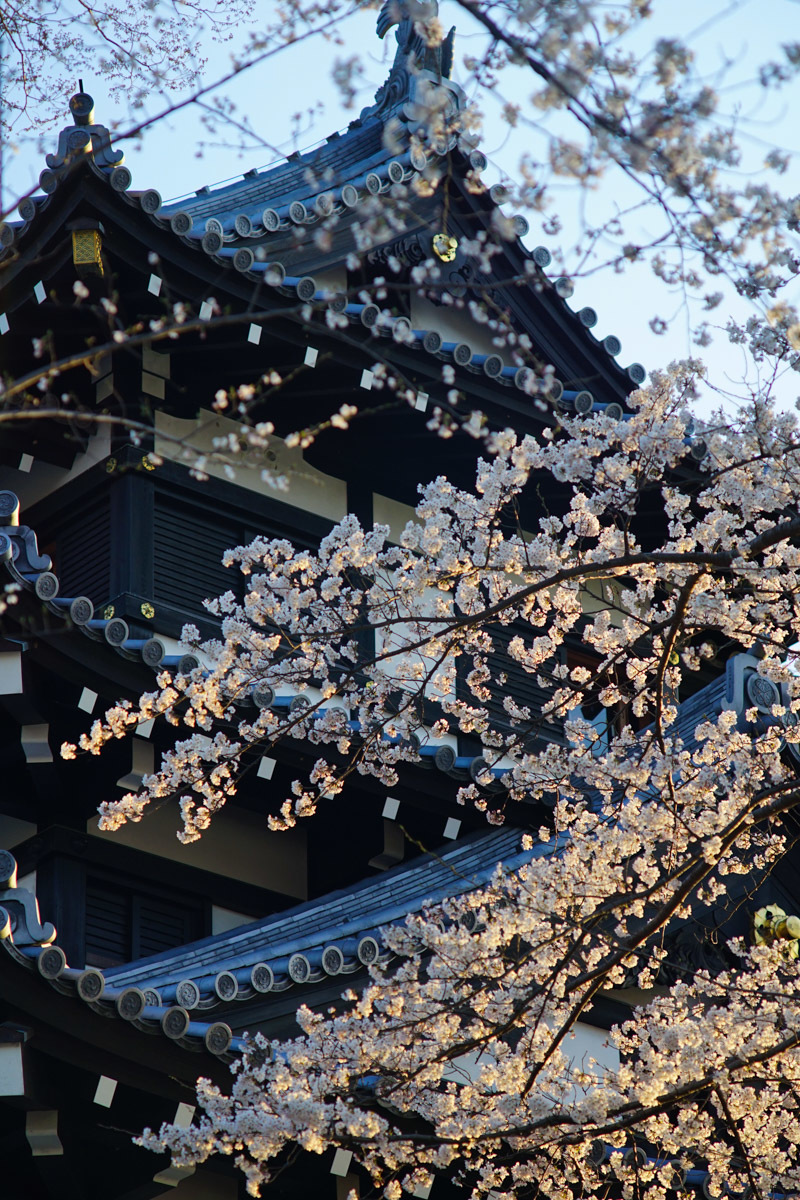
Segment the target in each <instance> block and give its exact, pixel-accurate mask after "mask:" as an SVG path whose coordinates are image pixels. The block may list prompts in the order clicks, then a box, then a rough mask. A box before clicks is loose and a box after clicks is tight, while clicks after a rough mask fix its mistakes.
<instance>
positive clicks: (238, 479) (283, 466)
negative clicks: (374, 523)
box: [154, 409, 347, 521]
mask: <svg viewBox="0 0 800 1200" xmlns="http://www.w3.org/2000/svg"><path fill="white" fill-rule="evenodd" d="M155 425H156V437H155V445H154V449H155V452H156V454H158V455H160V456H161V458H164V459H166V460H168V461H170V462H176V463H181V464H183V465H184V466H189V467H191V466H192V465H193V464H194V462H195V461H196V460H197V457H198V455H209V456H211V455H213V454H214V453H215V451H214V440H215V438H221V437H227V436H229V435H232V436H234V437H237V436H238V435H239V433H240V430H241V426H240V425H239V424H238V422H236V421H232V420H230V418H228V417H222V416H219V415H217V414H216V413H213V412H210V411H208V410H206V409H201V410H200V412H199V413H198V416H197V419H196V420H183V419H181V418H178V417H170V416H167V415H166V414H165V413H161V412H158V413H156V422H155ZM250 455H252V452H250ZM204 470H205V472H206V474H207V475H210V476H213V478H215V479H222V480H224V481H225V482H226V483H234V484H237V485H238V486H239V487H243V488H247V489H248V491H251V492H258V493H259V495H262V496H269V497H270V499H271V500H275V501H277V502H278V503H280V504H286V505H291V506H293V507H294V508H300V509H303V510H304V511H305V512H311V513H315V514H316V515H317V516H320V517H329V518H330V519H331V520H333V521H340V520H341V519H342V517H344V516H345V514H346V513H347V485H346V483H345V482H344V480H342V479H336V478H334V476H333V475H325V474H324V473H323V472H322V471H318V470H317V468H316V467H312V466H310V465H309V464H308V463H307V462H305V460H304V459H303V452H302V450H300V449H295V448H292V449H290V448H289V447H288V446H287V445H286V443H285V442H284V441H283V440H282V439H281V438H279V437H271V438H270V439H269V445H268V447H267V448H266V451H265V452H263V453H262V454H261V455H260V456H259V459H258V461H257V462H256V461H255V460H254V459H253V458H252V457H250V460H249V461H248V462H244V461H241V462H239V461H238V460H237V457H236V456H235V455H230V456H229V457H228V458H225V456H224V455H222V456H220V457H219V458H218V460H217V461H214V460H213V459H212V458H211V457H209V458H208V460H207V461H206V463H205V466H204ZM264 470H267V471H269V472H271V473H272V474H273V475H274V476H278V475H284V476H285V477H286V480H287V483H288V488H287V490H286V491H283V490H278V489H276V488H275V486H274V485H273V484H270V483H269V482H268V481H267V480H266V479H264V478H263V477H262V471H264Z"/></svg>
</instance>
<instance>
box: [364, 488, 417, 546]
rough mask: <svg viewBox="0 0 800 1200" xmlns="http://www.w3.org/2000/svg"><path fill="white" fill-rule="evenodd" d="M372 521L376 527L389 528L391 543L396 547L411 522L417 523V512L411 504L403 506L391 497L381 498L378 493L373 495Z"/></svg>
mask: <svg viewBox="0 0 800 1200" xmlns="http://www.w3.org/2000/svg"><path fill="white" fill-rule="evenodd" d="M372 519H373V521H374V523H375V524H376V525H388V526H389V530H390V533H389V541H390V542H393V543H394V545H395V546H399V545H400V535H401V534H402V532H403V530H404V529H405V527H406V525H407V524H408V522H409V521H414V522H415V523H419V522H418V521H417V514H416V511H415V510H414V509H413V508H412V507H411V505H410V504H401V503H400V501H399V500H392V499H390V498H389V496H381V495H380V494H379V493H378V492H373V494H372Z"/></svg>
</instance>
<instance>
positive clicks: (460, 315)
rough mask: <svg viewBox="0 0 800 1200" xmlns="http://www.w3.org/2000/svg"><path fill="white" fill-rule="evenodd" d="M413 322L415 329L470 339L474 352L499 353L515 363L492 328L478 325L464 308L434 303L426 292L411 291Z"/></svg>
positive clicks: (450, 338) (459, 339)
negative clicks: (495, 342)
mask: <svg viewBox="0 0 800 1200" xmlns="http://www.w3.org/2000/svg"><path fill="white" fill-rule="evenodd" d="M411 324H412V325H413V327H414V329H435V330H436V332H437V333H440V334H441V335H442V337H443V338H444V340H445V341H446V342H466V343H467V345H468V346H469V347H470V348H471V350H472V352H473V354H499V355H501V356H502V357H504V358H506V359H507V360H508V361H507V363H506V365H507V366H510V365H511V360H510V357H509V353H508V350H506V351H505V353H504V352H503V347H502V346H495V345H494V343H493V341H492V338H493V336H494V335H493V333H492V331H491V329H487V328H486V326H485V325H477V324H476V323H475V321H473V319H472V317H470V315H469V313H467V312H464V310H463V309H456V308H449V307H445V306H444V305H440V304H434V303H433V301H432V300H426V299H425V297H424V296H417V295H416V294H415V293H414V292H412V293H411Z"/></svg>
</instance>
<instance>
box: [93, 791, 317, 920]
mask: <svg viewBox="0 0 800 1200" xmlns="http://www.w3.org/2000/svg"><path fill="white" fill-rule="evenodd" d="M182 827H183V826H182V824H181V819H180V813H179V811H178V805H177V803H172V804H166V805H164V807H163V808H158V809H154V810H153V811H152V812H148V813H147V814H146V815H145V817H144V818H143V820H141V821H139V822H138V823H134V822H129V823H128V824H127V825H123V827H122V828H121V829H118V830H117V831H116V832H115V833H103V832H102V831H101V830H99V829H98V828H97V818H95V817H92V818H91V819H90V820H89V821H88V822H87V825H86V831H87V833H89V834H91V835H92V836H93V837H97V838H103V839H106V840H108V841H113V842H116V843H117V844H118V845H122V846H131V847H133V848H134V849H136V850H144V851H146V852H147V853H148V854H156V855H158V856H159V857H160V858H164V859H167V860H170V861H173V862H180V863H185V864H186V866H188V867H198V868H200V869H201V870H203V871H213V872H215V873H216V874H218V875H227V876H230V877H231V878H233V879H240V880H241V881H242V882H243V883H253V884H255V885H256V886H257V887H263V888H271V889H272V890H273V891H276V892H282V893H283V894H284V895H286V896H292V897H294V898H295V899H297V900H305V899H306V896H307V887H308V884H307V871H306V834H305V830H304V829H302V828H297V829H289V830H287V831H286V833H272V832H270V830H269V829H267V820H266V817H264V816H262V815H259V814H257V813H251V812H246V811H243V810H241V809H234V808H233V807H226V808H223V809H222V811H221V812H219V813H217V814H216V815H215V817H214V818H213V820H212V822H211V826H210V828H209V829H207V830H206V832H205V833H204V834H203V836H202V837H201V838H200V840H199V841H198V842H193V843H192V844H191V845H189V846H184V845H183V844H182V843H181V842H179V841H178V839H177V836H176V833H177V831H178V830H179V829H181V828H182Z"/></svg>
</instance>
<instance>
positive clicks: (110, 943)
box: [85, 879, 207, 967]
mask: <svg viewBox="0 0 800 1200" xmlns="http://www.w3.org/2000/svg"><path fill="white" fill-rule="evenodd" d="M206 932H207V930H206V928H205V919H204V907H203V903H202V901H200V900H198V901H197V902H196V903H194V904H193V903H191V902H188V903H187V902H186V900H184V899H180V898H176V899H175V900H172V899H167V898H164V897H161V896H153V895H150V894H148V893H147V892H145V891H144V889H140V888H136V887H128V888H126V887H117V886H116V885H114V884H111V883H108V882H106V881H104V880H97V879H88V880H87V881H86V929H85V933H86V965H87V966H93V967H110V966H114V965H116V964H117V963H123V962H131V961H133V960H134V959H137V958H147V957H148V955H151V954H160V953H161V952H162V951H164V950H172V949H174V947H176V946H182V945H184V943H186V942H191V941H193V940H195V939H196V938H200V937H203V935H204V934H205V933H206Z"/></svg>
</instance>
